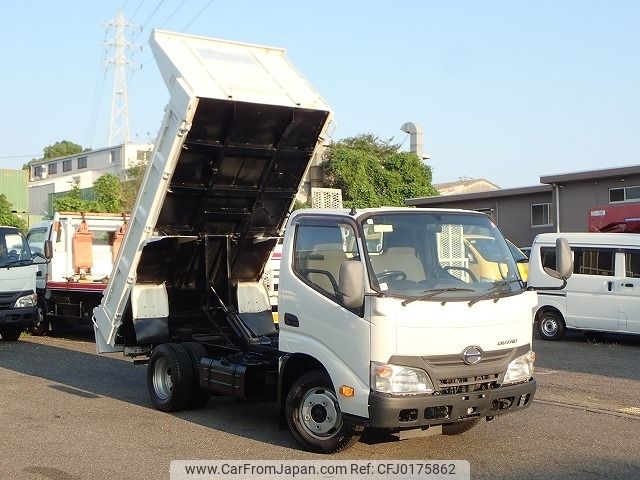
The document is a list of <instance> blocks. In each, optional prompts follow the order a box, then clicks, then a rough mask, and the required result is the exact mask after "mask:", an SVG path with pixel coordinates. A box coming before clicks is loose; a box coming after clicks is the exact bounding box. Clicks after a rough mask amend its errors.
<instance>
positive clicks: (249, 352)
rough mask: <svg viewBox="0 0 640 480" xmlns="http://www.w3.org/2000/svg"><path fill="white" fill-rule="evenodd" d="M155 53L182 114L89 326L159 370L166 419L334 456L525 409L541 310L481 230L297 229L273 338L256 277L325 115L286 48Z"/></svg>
mask: <svg viewBox="0 0 640 480" xmlns="http://www.w3.org/2000/svg"><path fill="white" fill-rule="evenodd" d="M151 44H152V49H153V51H154V54H155V56H156V58H157V60H158V63H159V64H160V68H161V72H162V74H163V76H164V79H165V81H166V83H167V85H168V87H169V89H170V90H171V100H170V103H169V105H168V106H167V109H166V114H165V119H164V123H163V124H162V126H161V130H160V137H159V138H160V141H159V143H158V145H157V146H156V150H155V152H154V154H153V156H152V159H151V162H150V164H149V167H148V169H147V173H146V175H145V178H144V180H143V184H142V189H141V193H140V194H139V196H138V199H137V202H136V206H135V209H134V212H133V213H132V216H131V221H130V224H129V228H128V229H127V233H126V235H125V239H124V242H123V244H122V248H121V249H120V252H119V254H118V257H117V259H116V264H115V266H114V270H113V273H112V275H111V281H110V282H109V284H108V286H107V289H106V290H105V295H104V297H103V300H102V303H101V304H100V306H99V307H98V308H96V309H95V310H94V323H95V331H96V343H97V348H98V351H99V352H114V351H123V352H124V354H125V355H129V356H132V357H137V358H138V360H137V362H138V363H148V367H147V372H148V373H147V387H148V391H149V395H150V398H151V401H152V403H153V405H154V406H155V407H156V408H158V409H160V410H163V411H178V410H182V409H193V408H199V407H202V406H204V405H205V404H206V402H207V400H208V397H209V395H210V394H211V393H215V394H218V395H230V396H234V397H237V398H241V399H262V400H265V399H268V400H274V401H277V402H279V405H280V412H281V417H280V421H281V426H285V425H287V426H288V428H289V429H290V431H291V433H292V435H293V436H294V438H295V439H296V440H297V441H298V442H299V443H300V444H301V445H302V446H303V447H304V448H306V449H308V450H311V451H314V452H319V453H332V452H337V451H340V450H342V449H344V448H346V447H348V446H349V445H351V444H352V443H353V442H354V441H356V440H357V438H358V436H359V435H360V433H361V432H362V430H363V429H364V428H365V427H369V428H383V429H386V430H388V431H394V432H404V431H406V430H412V431H413V430H419V431H425V430H427V429H432V430H430V432H434V431H435V432H438V431H441V432H442V433H445V434H457V433H462V432H464V431H466V430H468V429H470V428H471V427H473V426H474V425H475V424H476V423H477V422H479V421H480V420H481V419H483V418H486V419H488V420H490V419H492V418H493V417H494V416H496V415H500V414H506V413H511V412H516V411H519V410H522V409H524V408H526V407H528V406H529V405H531V403H532V400H533V397H534V393H535V389H536V381H535V379H534V378H533V363H534V354H533V352H532V350H531V343H532V309H533V308H534V306H535V305H536V294H535V292H532V291H527V290H525V288H524V285H523V282H522V279H521V278H520V276H519V274H518V269H517V267H516V264H515V262H514V260H513V257H512V255H511V254H510V252H509V249H508V247H507V244H506V242H505V240H504V238H503V237H502V235H501V233H500V232H499V230H498V229H497V227H496V226H495V225H494V224H493V223H492V222H491V220H490V219H489V218H488V217H487V216H486V215H483V214H481V213H477V212H468V211H462V210H430V209H408V208H383V209H371V210H361V211H348V210H313V209H309V210H298V211H296V212H294V213H293V214H291V215H290V216H289V218H288V222H287V226H286V233H285V236H284V243H283V251H282V259H281V264H280V278H279V299H278V304H279V305H278V306H279V328H276V325H275V324H274V322H273V320H272V316H271V308H270V304H269V298H268V295H267V293H266V290H265V288H264V285H263V284H262V282H261V280H260V278H261V274H262V271H263V269H264V267H265V264H266V263H267V261H268V259H269V254H270V252H271V250H272V249H273V248H274V247H275V245H276V242H277V238H278V237H279V234H280V233H281V232H282V230H283V228H284V227H285V221H286V220H287V216H288V212H289V211H290V208H291V206H292V204H293V200H294V197H295V194H296V191H297V189H298V187H299V184H300V182H301V180H302V178H303V175H304V173H305V171H306V170H307V167H308V165H309V162H310V160H311V158H312V154H313V151H314V148H315V147H316V145H317V144H318V143H319V141H321V139H322V136H323V135H324V132H325V129H326V126H327V122H328V121H329V120H330V118H331V113H330V109H329V107H328V106H327V105H326V103H325V102H324V101H323V100H322V99H321V98H320V96H319V95H318V94H317V93H316V91H315V90H313V89H312V88H311V86H310V85H309V84H308V83H307V82H306V81H305V80H304V79H303V78H302V77H301V76H300V75H299V74H298V73H297V72H296V71H295V70H294V68H293V67H292V66H291V65H290V64H289V63H288V61H287V60H286V57H285V55H284V52H283V51H282V50H279V49H273V48H269V47H262V46H255V45H246V44H240V43H233V42H226V41H222V40H213V39H208V38H201V37H193V36H188V35H183V34H174V33H169V32H163V31H156V32H155V33H154V35H153V37H152V40H151ZM154 230H157V231H160V232H163V233H164V236H163V237H154V236H152V233H153V231H154ZM466 235H476V236H477V235H482V236H483V237H486V238H490V239H493V241H495V244H496V249H497V251H499V252H501V254H500V255H499V256H498V257H499V258H498V257H495V261H496V263H497V266H498V271H500V272H501V278H500V280H496V279H495V278H491V279H487V278H479V277H477V276H476V275H474V273H473V272H472V270H471V269H470V267H469V263H468V262H469V257H468V256H467V255H466V252H465V250H464V244H465V242H464V239H465V236H466ZM370 238H375V239H376V241H375V242H374V241H370V242H368V241H367V240H368V239H370ZM369 243H370V244H371V245H368V244H369ZM567 252H568V250H567V249H566V248H565V247H564V246H562V245H560V247H559V249H558V259H559V265H560V267H559V268H560V270H561V271H560V272H554V271H551V270H550V271H549V272H550V273H552V274H553V275H555V276H557V277H563V276H565V275H567V273H566V270H567V261H566V257H565V256H566V254H567ZM569 262H570V260H569ZM569 268H570V267H569ZM141 357H142V358H141Z"/></svg>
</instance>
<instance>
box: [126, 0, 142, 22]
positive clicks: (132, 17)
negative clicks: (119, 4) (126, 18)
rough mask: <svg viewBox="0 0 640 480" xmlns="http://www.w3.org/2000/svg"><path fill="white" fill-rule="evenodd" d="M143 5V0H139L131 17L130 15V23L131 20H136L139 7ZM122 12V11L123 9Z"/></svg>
mask: <svg viewBox="0 0 640 480" xmlns="http://www.w3.org/2000/svg"><path fill="white" fill-rule="evenodd" d="M143 3H144V0H140V3H139V4H138V6H137V7H136V9H135V11H134V12H133V15H131V21H133V19H134V18H136V15H137V14H138V12H139V11H140V7H141V6H142V4H143ZM123 10H124V8H123Z"/></svg>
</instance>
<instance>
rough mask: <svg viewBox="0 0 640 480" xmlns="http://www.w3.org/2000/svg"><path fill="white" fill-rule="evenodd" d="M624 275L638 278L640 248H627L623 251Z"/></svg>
mask: <svg viewBox="0 0 640 480" xmlns="http://www.w3.org/2000/svg"><path fill="white" fill-rule="evenodd" d="M624 276H625V277H627V278H640V250H628V251H626V252H625V253H624Z"/></svg>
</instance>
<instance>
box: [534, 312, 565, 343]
mask: <svg viewBox="0 0 640 480" xmlns="http://www.w3.org/2000/svg"><path fill="white" fill-rule="evenodd" d="M564 329H565V325H564V320H563V319H562V315H560V314H559V313H558V312H555V311H553V310H547V311H544V312H542V313H541V314H539V315H538V334H540V338H542V339H543V340H558V339H559V338H560V337H562V335H564Z"/></svg>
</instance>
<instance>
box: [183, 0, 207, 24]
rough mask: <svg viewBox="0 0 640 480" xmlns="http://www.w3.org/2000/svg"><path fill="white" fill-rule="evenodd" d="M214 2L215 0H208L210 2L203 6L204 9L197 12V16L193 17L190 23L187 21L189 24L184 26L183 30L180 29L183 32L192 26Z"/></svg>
mask: <svg viewBox="0 0 640 480" xmlns="http://www.w3.org/2000/svg"><path fill="white" fill-rule="evenodd" d="M212 3H213V0H209V2H208V3H207V4H206V5H205V6H204V7H203V8H202V10H200V11H199V12H198V13H197V14H196V16H195V17H193V19H192V20H191V21H190V22H189V23H187V26H186V27H184V28H183V29H182V30H180V31H181V32H184V31H185V30H186V29H187V28H189V27H190V26H191V24H192V23H193V22H195V21H196V20H197V19H198V18H199V17H200V15H202V14H203V13H204V11H205V10H206V9H207V8H209V7H210V6H211V4H212Z"/></svg>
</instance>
